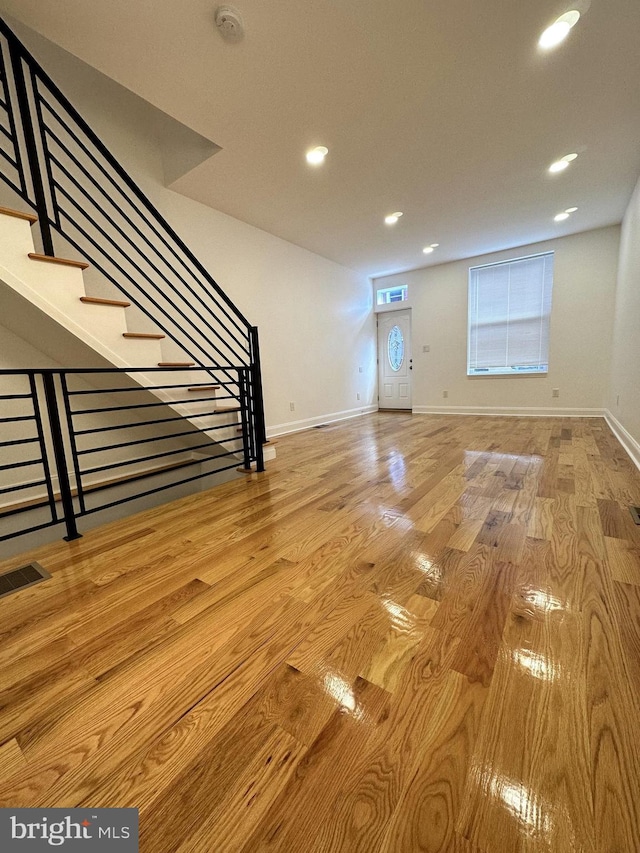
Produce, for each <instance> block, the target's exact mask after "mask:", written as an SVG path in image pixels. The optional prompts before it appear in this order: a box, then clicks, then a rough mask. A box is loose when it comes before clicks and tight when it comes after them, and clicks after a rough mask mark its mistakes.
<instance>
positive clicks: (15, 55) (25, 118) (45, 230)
mask: <svg viewBox="0 0 640 853" xmlns="http://www.w3.org/2000/svg"><path fill="white" fill-rule="evenodd" d="M9 52H10V54H11V65H12V67H13V77H14V81H15V85H16V96H17V98H18V109H19V112H20V117H21V118H22V130H23V133H24V142H25V146H26V149H27V159H28V161H29V169H30V171H31V181H32V183H33V193H34V196H35V203H36V210H37V212H38V223H39V225H40V234H41V235H42V246H43V248H44V253H45V255H49V256H50V257H54V256H55V251H54V248H53V237H52V236H51V225H50V222H49V213H48V210H47V196H46V193H45V191H44V183H43V181H42V171H41V169H40V161H39V158H38V146H37V144H36V135H35V132H34V129H33V120H32V117H31V108H30V104H29V94H28V92H27V84H26V82H25V77H24V67H23V65H22V51H21V50H20V49H19V47H18V44H16V42H15V41H14V40H10V41H9Z"/></svg>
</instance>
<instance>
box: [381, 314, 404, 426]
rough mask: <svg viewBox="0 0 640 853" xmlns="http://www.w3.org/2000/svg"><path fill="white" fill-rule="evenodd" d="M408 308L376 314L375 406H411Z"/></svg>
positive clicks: (392, 407) (391, 407)
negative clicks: (376, 363)
mask: <svg viewBox="0 0 640 853" xmlns="http://www.w3.org/2000/svg"><path fill="white" fill-rule="evenodd" d="M411 370H412V359H411V310H410V309H408V308H407V309H406V310H404V311H389V312H388V313H386V314H378V406H379V407H380V408H381V409H410V408H411Z"/></svg>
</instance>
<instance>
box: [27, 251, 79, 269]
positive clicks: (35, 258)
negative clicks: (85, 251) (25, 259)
mask: <svg viewBox="0 0 640 853" xmlns="http://www.w3.org/2000/svg"><path fill="white" fill-rule="evenodd" d="M29 257H30V258H31V260H32V261H44V262H45V263H47V264H60V265H62V266H65V267H77V268H78V269H81V270H86V269H87V268H88V266H89V264H88V263H87V262H86V261H73V260H71V259H70V258H52V257H50V256H49V255H39V254H38V253H37V252H29Z"/></svg>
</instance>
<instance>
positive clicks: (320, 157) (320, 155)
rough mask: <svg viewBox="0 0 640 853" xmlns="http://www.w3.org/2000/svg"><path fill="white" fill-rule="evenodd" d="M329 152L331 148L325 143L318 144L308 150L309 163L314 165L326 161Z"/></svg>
mask: <svg viewBox="0 0 640 853" xmlns="http://www.w3.org/2000/svg"><path fill="white" fill-rule="evenodd" d="M328 153H329V149H328V148H325V147H324V145H317V146H316V147H315V148H312V149H311V150H310V151H307V163H311V165H312V166H319V165H320V163H324V158H325V157H326V156H327V154H328Z"/></svg>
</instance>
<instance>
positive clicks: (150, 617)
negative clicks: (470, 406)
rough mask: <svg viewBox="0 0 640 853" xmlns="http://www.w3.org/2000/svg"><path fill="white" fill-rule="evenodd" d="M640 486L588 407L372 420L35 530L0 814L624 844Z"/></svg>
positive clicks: (596, 850)
mask: <svg viewBox="0 0 640 853" xmlns="http://www.w3.org/2000/svg"><path fill="white" fill-rule="evenodd" d="M631 503H633V504H640V474H639V472H638V471H637V470H636V469H635V468H634V467H633V466H632V464H631V462H630V461H629V459H628V457H627V456H626V455H625V453H624V451H623V450H622V448H621V447H620V445H619V444H618V443H617V441H616V440H615V438H614V437H613V436H612V435H611V433H610V432H609V430H608V428H607V426H606V424H605V423H604V421H602V420H599V419H597V420H566V421H562V420H552V419H549V420H545V419H516V418H504V419H494V418H473V417H460V418H449V417H444V416H439V417H430V416H414V417H411V416H409V415H404V414H377V415H372V416H369V417H366V418H362V419H358V420H354V421H350V422H347V423H344V424H339V425H335V426H329V427H326V428H323V429H315V430H310V431H308V432H305V433H300V434H298V435H294V436H290V437H287V438H284V439H281V440H280V441H279V444H278V459H277V461H276V462H275V463H271V464H270V467H269V470H268V472H267V473H266V474H264V475H252V476H251V477H250V478H248V479H246V480H245V479H243V480H241V481H239V482H234V483H230V484H227V485H226V486H223V487H220V488H218V489H215V490H212V491H209V492H206V493H204V494H201V495H196V496H193V497H189V498H186V499H183V500H180V501H178V502H176V503H173V504H171V505H168V506H164V507H160V508H157V509H154V510H152V511H149V512H145V513H142V514H140V515H138V516H135V517H133V518H131V519H128V520H127V521H124V522H118V523H116V524H112V525H109V526H107V527H104V528H101V529H98V530H95V531H93V532H90V533H88V534H87V535H86V536H85V537H84V538H83V539H82V540H80V541H77V542H72V543H65V542H59V543H56V544H54V545H51V546H47V547H45V548H43V549H40V550H38V551H37V552H34V554H32V555H29V556H33V557H35V558H36V559H38V560H39V561H40V562H41V563H42V564H43V565H44V566H45V568H47V569H48V570H49V571H50V572H51V574H52V575H53V578H52V580H50V581H48V582H46V583H42V584H40V585H38V586H35V587H34V588H33V589H31V590H26V591H24V592H23V593H18V594H16V595H13V596H10V597H7V598H4V599H2V600H0V691H1V693H0V805H1V806H22V805H24V806H72V805H87V806H94V807H98V806H135V807H138V808H139V809H140V817H141V850H142V851H143V852H144V853H169V851H180V853H228V851H238V853H239V852H240V851H242V853H256V851H283V853H285V851H286V853H321V852H322V853H325V851H348V853H351V851H362V853H377V851H380V853H409V851H429V852H430V853H436V851H441V853H518V851H527V853H529V851H546V852H547V853H548V851H552V853H574V851H584V853H601V851H609V852H610V853H614V851H615V853H638V851H640V528H637V527H636V526H635V525H634V524H633V522H632V520H631V516H630V514H629V512H628V509H627V506H628V505H629V504H631ZM9 564H10V565H12V566H13V565H15V564H16V560H15V559H14V560H11V561H9ZM3 567H4V566H3Z"/></svg>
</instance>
